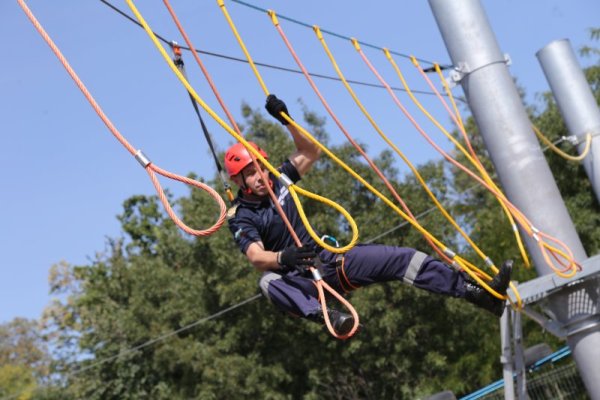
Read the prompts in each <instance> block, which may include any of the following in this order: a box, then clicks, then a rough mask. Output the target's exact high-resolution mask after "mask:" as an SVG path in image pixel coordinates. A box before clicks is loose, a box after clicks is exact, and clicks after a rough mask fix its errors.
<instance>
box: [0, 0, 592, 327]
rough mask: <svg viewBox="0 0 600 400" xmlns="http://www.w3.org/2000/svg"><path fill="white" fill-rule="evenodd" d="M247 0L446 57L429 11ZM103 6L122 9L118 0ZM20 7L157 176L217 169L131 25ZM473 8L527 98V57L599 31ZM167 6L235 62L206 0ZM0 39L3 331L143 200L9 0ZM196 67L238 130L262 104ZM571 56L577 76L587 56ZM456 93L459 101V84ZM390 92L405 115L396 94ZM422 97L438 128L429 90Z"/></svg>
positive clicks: (238, 69) (310, 42) (568, 16)
mask: <svg viewBox="0 0 600 400" xmlns="http://www.w3.org/2000/svg"><path fill="white" fill-rule="evenodd" d="M248 2H251V3H252V4H255V5H256V6H258V7H261V8H271V9H274V10H275V11H277V12H278V14H280V15H285V16H288V17H291V18H294V19H297V20H299V21H302V22H306V23H308V24H317V25H319V26H321V27H322V28H323V29H327V30H330V31H334V32H336V33H339V34H342V35H345V36H354V37H357V38H358V39H359V40H362V41H364V42H368V43H372V44H375V45H378V46H382V47H388V48H390V49H392V50H395V51H397V52H401V53H404V54H411V55H415V56H417V57H419V58H421V59H425V60H431V61H437V62H440V63H441V64H445V63H447V62H448V60H449V57H448V55H447V52H446V50H445V47H444V45H443V41H442V38H441V36H440V34H439V30H438V28H437V26H436V24H435V21H434V19H433V16H432V13H431V10H430V8H429V5H428V3H427V2H426V1H410V2H408V1H405V2H399V1H397V0H381V1H378V2H377V3H376V4H377V7H367V6H366V4H373V3H367V2H358V1H354V0H351V1H348V0H345V1H342V0H330V1H327V2H323V1H315V0H307V1H302V2H299V1H289V0H285V1H281V0H279V1H275V0H248ZM112 3H113V4H114V5H115V6H117V7H119V8H121V9H122V10H125V11H127V12H128V13H129V9H128V8H127V5H126V4H125V2H124V1H123V0H114V1H113V2H112ZM28 4H29V6H30V8H31V9H32V11H33V12H34V13H35V14H36V16H37V18H38V19H39V20H40V22H41V23H42V25H43V26H44V27H45V28H46V30H47V31H48V33H49V34H50V36H51V37H52V38H53V39H54V40H55V42H56V43H57V45H58V46H59V47H60V48H61V50H62V51H63V53H64V54H65V56H66V57H67V59H68V60H69V61H70V63H71V65H72V66H73V68H74V69H75V71H76V72H77V73H78V74H79V76H80V77H81V78H82V80H83V81H84V83H85V84H86V85H87V87H88V89H89V90H90V91H91V93H92V95H93V96H94V97H95V98H96V100H97V101H98V102H99V103H100V105H101V106H102V107H103V109H104V111H105V112H106V114H107V115H108V116H109V118H111V120H112V121H113V123H114V124H115V125H116V126H117V128H118V129H119V130H120V131H121V133H122V134H123V135H124V136H125V137H126V138H127V140H129V142H130V143H131V144H132V145H133V146H134V147H136V148H140V149H142V150H143V151H144V152H145V153H146V154H147V155H148V156H149V157H150V159H151V160H152V161H153V162H155V163H156V164H157V165H158V166H160V167H161V168H164V169H167V170H169V171H172V172H175V173H179V174H182V175H185V174H187V173H188V172H191V171H194V172H196V173H198V174H199V175H201V176H204V177H207V178H210V177H212V176H213V175H214V173H215V166H214V165H213V164H212V161H211V160H210V158H209V157H208V146H207V145H206V143H205V141H204V139H203V136H202V133H201V131H200V129H199V126H198V122H197V120H196V117H195V115H194V114H193V111H192V108H191V106H190V104H189V99H188V98H187V96H186V94H185V92H184V90H183V88H182V86H181V85H180V83H179V82H178V81H177V80H176V78H175V77H174V76H173V74H172V73H171V72H170V70H169V69H168V68H167V66H166V64H165V63H164V61H163V60H162V59H161V57H160V56H159V54H158V52H157V51H156V50H155V48H154V47H153V45H152V44H151V42H150V41H149V39H148V38H147V36H146V34H145V33H144V32H143V31H142V30H141V29H139V28H138V27H136V26H135V25H133V24H132V23H131V22H129V21H127V20H125V19H124V18H122V17H121V16H119V15H118V14H116V13H115V12H114V11H113V10H111V9H110V8H108V7H107V6H106V5H104V4H103V3H101V2H100V1H85V2H83V1H64V0H56V1H52V2H48V1H41V0H30V1H29V2H28ZM482 4H483V6H484V8H485V10H486V12H487V14H488V18H489V20H490V23H491V26H492V29H493V30H494V32H495V33H496V37H497V39H498V42H499V44H500V47H501V49H502V51H503V52H505V53H508V54H509V55H510V57H511V59H512V65H511V66H510V70H511V72H512V74H513V75H514V76H515V77H516V78H517V79H518V82H519V84H520V85H521V86H522V87H524V88H525V90H526V91H527V100H528V102H534V101H535V100H536V95H537V94H539V93H541V92H544V91H547V90H548V85H547V83H546V80H545V78H544V76H543V72H542V70H541V68H540V66H539V63H538V61H537V59H536V57H535V53H536V52H537V51H538V50H539V49H541V48H542V47H544V46H545V45H547V44H548V43H550V42H551V41H553V40H557V39H563V38H567V39H569V40H570V41H571V44H572V45H573V47H574V48H575V49H578V48H580V47H581V46H583V45H585V44H590V39H589V28H592V27H598V25H599V24H598V15H600V3H598V2H597V0H570V1H566V0H563V1H558V0H525V1H523V0H505V1H498V0H484V1H482ZM136 5H137V6H138V8H139V9H140V11H141V12H142V14H143V15H144V16H145V17H146V19H147V20H148V22H149V23H150V25H151V26H152V28H153V29H154V30H155V31H156V32H158V33H160V34H161V35H163V36H165V37H166V38H168V39H171V40H176V41H178V42H180V43H182V44H183V39H181V38H180V36H179V34H178V32H177V30H176V28H175V26H174V25H173V23H172V22H171V20H170V17H169V15H168V13H167V12H166V9H165V8H164V6H163V3H162V2H161V1H154V2H149V1H143V2H142V1H138V2H136ZM226 5H227V7H228V10H229V12H230V14H231V15H232V17H233V19H234V21H235V22H236V24H237V26H238V29H239V31H240V33H241V34H242V35H243V37H244V39H245V41H246V44H247V46H248V49H249V51H250V53H251V54H252V56H253V57H254V59H255V60H256V61H260V62H264V63H269V64H274V65H280V66H284V67H289V68H295V64H294V62H293V60H292V58H291V57H290V56H289V54H288V53H287V50H286V49H285V48H284V46H283V44H282V42H281V40H280V38H279V36H278V35H277V32H276V31H275V29H274V28H273V27H272V25H271V23H270V22H269V20H268V18H267V17H266V16H265V15H264V14H262V13H260V12H257V11H256V10H253V9H251V8H248V7H245V6H242V5H240V4H237V3H233V2H230V1H226ZM172 6H173V7H174V9H175V10H176V12H177V13H178V14H179V16H180V19H181V20H182V23H183V24H184V26H185V28H186V29H187V31H188V33H189V35H190V36H191V38H192V40H193V41H194V44H195V46H196V47H197V48H199V49H202V50H206V51H210V52H215V53H220V54H224V55H230V56H235V57H243V54H242V52H241V50H240V49H239V46H238V45H237V43H236V42H235V40H234V38H233V35H232V34H231V32H230V30H229V28H228V26H227V23H226V21H225V19H224V17H223V16H222V14H221V12H220V10H219V8H218V6H217V4H216V2H215V1H196V2H189V1H181V0H172ZM281 22H282V26H283V28H284V29H285V31H286V33H287V34H288V36H289V38H290V40H291V41H292V43H293V44H294V46H295V47H296V49H297V51H298V52H299V55H300V57H301V58H302V59H303V61H304V63H305V65H306V66H307V68H308V69H309V70H310V71H311V72H315V73H321V74H328V75H333V74H334V71H333V69H332V67H331V65H330V64H329V63H328V61H327V59H326V56H325V55H324V53H323V51H322V49H321V47H320V45H319V43H318V41H317V40H316V38H315V36H314V34H313V33H312V31H311V30H309V29H307V28H305V27H301V26H299V25H294V24H292V23H289V22H286V21H283V20H282V21H281ZM0 37H2V39H3V43H4V46H3V49H4V55H3V57H2V61H1V68H2V71H1V72H2V73H1V74H0V140H1V142H0V182H1V184H2V188H3V195H2V197H1V200H0V201H1V207H0V213H1V215H0V221H1V222H0V224H1V225H0V226H1V229H0V254H1V258H0V323H2V322H6V321H9V320H11V319H13V318H15V317H26V318H38V317H39V316H40V315H41V312H42V310H43V308H44V307H45V306H46V305H47V303H48V302H49V301H50V296H49V294H48V283H47V277H48V271H49V268H50V266H51V265H52V264H54V263H57V262H59V261H61V260H65V261H67V262H69V263H73V264H85V263H87V262H88V260H89V259H91V258H94V256H95V254H96V253H98V252H103V251H104V250H105V240H106V238H107V237H118V236H120V227H119V223H118V221H117V220H116V215H117V214H119V213H120V212H121V209H122V203H123V201H124V200H125V199H126V198H128V197H129V196H131V195H134V194H148V195H150V194H154V193H155V192H154V188H153V186H152V184H151V182H150V180H149V179H148V176H147V174H146V172H145V171H143V170H142V168H141V167H140V166H139V164H138V163H137V162H136V161H135V160H134V159H133V158H132V157H131V156H130V155H129V153H128V152H127V151H125V149H124V148H123V147H122V146H121V144H120V143H118V142H117V141H116V140H115V139H114V137H113V136H112V135H111V134H110V133H109V132H108V130H107V129H106V128H105V126H104V125H103V123H102V122H101V121H100V119H99V118H98V117H97V116H96V114H95V112H94V111H93V110H92V108H91V107H90V106H89V105H88V103H87V101H86V100H85V99H84V97H83V96H82V95H81V94H80V92H79V90H78V89H77V88H76V87H75V85H74V84H73V82H72V81H71V79H70V78H69V77H68V75H67V74H66V72H65V71H64V69H63V68H62V66H61V65H60V64H59V63H58V61H57V59H56V58H55V56H54V55H53V54H52V53H51V51H50V49H49V48H48V47H47V46H46V44H45V43H44V42H43V41H42V39H41V38H40V37H39V36H38V34H37V33H36V32H35V30H34V29H33V26H32V25H31V24H30V23H29V21H28V20H27V19H26V17H25V15H24V14H23V12H22V11H21V9H20V8H19V7H18V5H17V2H16V1H11V2H6V1H4V2H1V3H0ZM326 39H327V41H328V44H329V46H330V47H331V49H332V51H333V52H334V54H335V55H336V57H338V61H339V63H340V67H341V68H342V70H343V72H344V73H345V75H346V77H347V78H349V79H355V80H361V81H365V82H372V83H375V82H376V80H375V78H374V77H373V76H372V74H371V73H370V72H369V71H368V70H367V69H366V68H365V67H364V64H363V63H362V61H361V60H360V58H359V57H358V55H357V54H356V52H355V51H354V50H353V48H352V46H351V45H350V44H349V42H346V41H343V40H340V39H336V38H332V37H327V36H326ZM365 51H366V53H367V55H368V56H369V57H370V58H371V60H372V61H373V62H374V64H375V65H376V66H377V67H378V68H379V69H380V71H381V73H382V74H383V75H384V76H385V77H386V79H388V80H389V82H390V83H391V84H392V85H394V86H399V85H400V84H399V82H398V81H397V78H396V79H395V78H394V76H395V75H393V72H391V69H390V67H389V64H387V62H386V61H385V58H384V57H383V56H382V54H381V53H380V52H378V51H375V50H370V49H365ZM201 57H202V59H203V61H204V62H205V64H206V66H207V68H208V69H209V72H210V73H211V74H212V76H213V79H214V80H215V82H216V84H217V86H218V88H219V90H220V91H221V93H222V96H223V97H224V99H225V101H226V102H227V104H228V105H229V107H230V109H231V111H232V112H233V113H234V115H235V116H236V118H237V120H238V121H241V116H240V105H241V103H242V102H247V103H249V104H250V105H252V106H253V107H256V108H261V109H262V105H263V103H264V95H263V93H262V91H261V89H260V87H259V86H258V84H257V81H256V80H255V78H254V76H253V74H252V72H251V70H250V68H249V67H248V66H247V65H246V64H243V63H238V62H233V61H227V60H223V59H220V58H215V57H210V56H201ZM184 59H185V60H186V62H187V70H188V75H189V76H190V80H191V82H192V84H193V86H194V87H195V88H196V90H197V91H198V93H199V94H200V96H202V98H203V99H204V100H205V101H206V102H207V103H208V104H209V105H210V106H211V107H212V108H213V109H214V110H216V111H217V112H218V114H219V115H221V116H223V115H224V114H223V113H222V112H221V111H220V109H219V108H218V104H217V102H216V101H215V100H214V98H213V96H212V93H211V92H210V90H209V88H208V86H207V85H206V84H205V82H204V79H203V77H202V76H201V74H200V72H199V70H198V69H197V68H196V67H195V65H194V62H193V60H192V58H191V55H190V54H189V53H184ZM397 61H398V63H399V65H400V68H402V69H403V71H404V72H405V73H406V75H407V79H408V80H409V84H410V85H411V86H412V87H413V88H414V89H417V90H426V89H427V88H426V86H425V83H424V82H423V81H422V80H421V79H420V78H419V77H418V75H417V74H415V73H414V70H413V68H412V67H411V66H410V64H409V63H408V62H406V61H405V60H402V59H398V60H397ZM580 62H581V64H582V66H586V65H588V64H589V62H590V60H587V59H580ZM261 72H262V73H263V77H264V78H265V81H266V84H267V86H268V87H269V89H270V91H271V92H273V93H276V94H277V95H278V96H279V97H280V98H282V99H284V100H285V101H286V102H287V103H288V108H289V110H290V113H291V114H292V116H294V115H299V114H300V112H301V106H300V104H299V103H298V102H297V99H298V98H302V100H303V102H304V103H305V104H306V105H307V106H308V107H309V108H310V109H312V110H315V111H317V112H319V113H321V114H323V115H325V110H324V109H323V108H322V107H321V105H320V103H319V102H318V100H317V99H316V97H315V95H314V94H313V93H312V92H311V91H310V88H309V86H308V85H307V84H306V81H305V80H304V78H303V77H302V76H301V75H295V74H290V73H287V72H281V71H275V70H270V69H261ZM316 83H317V85H319V88H320V89H321V91H322V92H323V93H324V95H325V96H326V98H327V99H328V101H329V102H330V104H331V105H332V107H333V109H334V110H335V111H336V112H337V113H338V115H339V117H340V118H341V119H342V121H343V123H344V124H345V125H346V126H347V127H348V128H350V131H351V134H353V136H355V137H356V138H358V139H360V140H361V141H363V142H365V143H368V144H369V147H368V148H369V151H370V153H371V154H375V153H378V152H379V151H381V150H382V149H384V146H383V144H382V142H381V140H380V139H379V138H378V137H377V136H376V134H375V132H374V131H373V130H372V128H370V126H369V125H368V123H367V122H366V120H365V119H364V118H363V117H362V116H360V115H359V113H358V112H357V108H356V106H355V105H354V103H353V102H352V100H351V98H350V96H349V95H348V94H347V93H346V91H345V89H344V88H343V86H342V85H341V84H340V83H339V82H332V81H327V80H316ZM355 90H356V92H357V94H358V95H359V96H360V97H361V99H363V100H364V102H365V106H366V107H367V108H368V109H369V110H370V111H371V112H372V113H373V116H374V117H375V119H376V120H377V121H378V122H379V123H380V124H381V127H382V129H383V130H384V131H385V132H386V133H389V134H390V136H391V137H392V138H393V140H394V139H395V141H396V142H397V143H398V146H399V147H400V148H401V149H402V150H403V151H404V152H405V153H406V154H407V155H408V156H409V158H410V159H411V160H412V161H413V162H415V163H422V162H424V161H426V160H428V159H432V158H437V157H438V155H437V154H436V153H435V152H434V150H432V149H431V148H430V147H429V146H428V145H427V144H426V143H425V142H424V141H423V140H422V139H421V138H420V137H419V136H418V133H417V132H416V131H415V130H414V129H413V128H412V127H411V126H410V125H408V123H407V122H406V121H405V119H404V117H403V116H402V115H401V114H400V113H399V111H398V110H397V109H396V108H395V106H394V104H393V103H392V101H391V100H390V98H389V97H388V95H387V94H386V92H385V91H384V90H383V89H377V88H369V87H358V86H357V87H355ZM455 93H456V94H458V95H460V94H462V93H461V92H460V90H459V89H457V90H456V92H455ZM399 97H400V100H401V101H403V103H404V104H405V105H407V107H408V108H409V110H410V111H411V112H413V113H415V114H418V113H417V112H416V109H415V108H414V107H412V106H411V105H410V103H409V100H408V97H407V96H406V95H403V94H400V95H399ZM420 99H421V100H422V101H423V102H425V103H426V105H427V106H428V107H429V109H430V110H431V111H432V112H433V113H434V115H436V117H438V118H439V119H440V121H442V122H443V123H444V124H446V125H449V124H448V121H449V120H448V118H447V116H445V115H444V113H443V110H442V108H441V107H440V106H439V105H438V104H437V103H435V102H434V101H433V100H432V97H431V96H426V95H424V96H420ZM204 115H205V116H206V113H205V114H204ZM328 121H329V119H328ZM421 121H422V120H421ZM207 123H208V126H209V129H210V131H211V133H212V134H213V136H214V137H215V139H216V142H217V143H216V144H217V146H218V147H219V148H220V149H224V148H225V147H226V146H227V145H228V144H230V143H231V142H232V138H231V137H230V136H229V134H227V133H226V132H225V131H224V130H223V129H221V128H220V127H219V126H218V125H217V124H216V123H215V122H214V121H212V120H210V118H207ZM328 127H329V131H330V135H331V137H332V140H333V141H334V142H341V140H342V135H341V133H339V132H338V131H337V130H336V129H335V127H334V126H333V124H331V123H328ZM424 127H425V128H426V130H427V131H428V132H430V133H433V134H434V136H435V131H434V130H433V129H432V128H431V126H428V125H427V124H425V123H424ZM400 135H401V136H400ZM436 138H438V139H439V140H440V141H442V142H443V140H442V139H441V138H440V137H439V136H436ZM445 146H447V144H445ZM161 183H162V184H163V185H164V186H165V187H167V188H169V189H170V190H171V191H172V192H173V193H175V194H176V195H185V194H186V193H187V192H188V189H187V188H186V187H184V186H182V185H181V184H179V183H172V182H170V181H168V180H165V179H162V180H161ZM198 228H201V227H198ZM232 249H233V247H232Z"/></svg>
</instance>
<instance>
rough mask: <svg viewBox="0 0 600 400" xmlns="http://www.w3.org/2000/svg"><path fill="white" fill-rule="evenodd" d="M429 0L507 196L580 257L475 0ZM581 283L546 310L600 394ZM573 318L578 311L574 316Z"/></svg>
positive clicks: (593, 328)
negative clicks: (579, 305)
mask: <svg viewBox="0 0 600 400" xmlns="http://www.w3.org/2000/svg"><path fill="white" fill-rule="evenodd" d="M429 4H430V6H431V8H432V11H433V14H434V17H435V19H436V21H437V24H438V27H439V29H440V31H441V33H442V36H443V38H444V42H445V44H446V48H447V49H448V53H449V54H450V57H451V59H452V62H453V64H454V65H455V66H456V67H457V68H458V71H457V72H456V73H457V74H458V75H459V76H458V78H456V74H455V79H456V80H459V81H460V84H461V86H462V88H463V91H464V92H465V95H466V98H467V101H468V103H469V107H470V109H471V112H472V114H473V117H474V119H475V121H476V122H477V125H478V127H479V130H480V132H481V135H482V137H483V140H484V142H485V145H486V147H487V149H488V152H489V154H490V157H491V160H492V162H493V164H494V167H495V169H496V171H497V173H498V177H499V178H500V181H501V183H502V186H503V188H504V190H505V192H506V194H507V196H508V198H509V199H510V200H511V201H512V202H513V203H514V204H515V205H516V206H517V207H519V208H520V209H521V210H522V211H523V212H524V213H525V215H527V216H528V217H529V219H530V220H531V221H532V223H533V224H534V225H535V226H536V227H537V228H538V229H540V230H543V231H545V232H547V233H548V234H550V235H552V236H555V237H557V238H558V239H560V240H562V241H563V242H564V243H565V244H566V245H567V246H569V247H570V249H571V250H572V252H573V254H574V257H575V259H576V260H577V261H579V262H582V261H583V260H585V259H586V258H587V255H586V253H585V250H584V249H583V245H582V244H581V241H580V239H579V236H578V235H577V232H576V230H575V227H574V225H573V222H572V220H571V218H570V216H569V213H568V212H567V209H566V206H565V204H564V202H563V201H562V198H561V195H560V193H559V191H558V188H557V186H556V182H555V181H554V178H553V176H552V174H551V172H550V168H549V167H548V164H547V163H546V160H545V158H544V154H543V152H542V150H541V148H540V145H539V143H538V141H537V138H536V137H535V135H534V133H533V130H532V128H531V122H530V121H529V119H528V116H527V113H526V111H525V107H524V106H523V104H522V102H521V98H520V96H519V93H518V91H517V88H516V86H515V84H514V82H513V79H512V77H511V76H510V74H509V71H508V68H507V65H506V62H505V57H504V56H503V54H502V53H501V52H500V47H499V45H498V43H497V41H496V38H495V36H494V34H493V32H492V30H491V28H490V26H489V22H488V19H487V16H486V14H485V12H484V10H483V8H482V6H481V4H480V1H479V0H461V1H448V0H429ZM526 243H527V246H528V248H529V252H530V253H531V256H532V258H533V261H534V263H535V267H536V270H537V272H538V273H539V274H540V275H546V274H550V273H553V271H552V269H551V268H550V267H549V266H548V265H546V263H545V261H544V259H543V256H542V254H541V252H540V251H539V250H538V248H537V246H536V244H535V241H534V239H532V238H529V237H528V236H526ZM582 286H585V285H584V284H581V285H576V288H573V289H574V290H575V289H578V290H577V292H576V293H565V294H564V295H561V296H556V297H555V298H553V299H551V301H550V309H551V311H552V312H553V313H554V314H555V315H556V316H557V318H558V320H559V321H560V322H561V323H563V324H564V325H565V326H566V327H567V329H568V332H569V334H568V343H569V346H572V347H571V349H572V350H573V355H574V358H575V361H576V362H577V364H578V367H579V370H580V373H581V377H582V379H583V381H584V383H585V385H586V388H587V390H588V393H589V394H590V397H592V398H593V399H600V363H599V362H598V359H600V357H598V353H599V352H600V324H599V323H598V321H595V320H594V318H595V317H597V309H593V308H594V307H589V309H588V310H586V311H585V312H584V314H580V313H579V312H580V311H581V310H578V311H576V310H574V309H573V308H572V307H570V306H572V305H573V304H574V303H575V302H579V303H582V302H583V303H585V304H587V305H589V304H593V303H594V294H595V293H597V292H596V291H594V290H593V289H592V288H587V287H583V288H582ZM577 296H579V299H578V298H577ZM586 296H587V297H586ZM596 296H597V294H596ZM586 299H587V300H586ZM579 317H583V318H582V320H581V321H580V320H579V319H578V318H579Z"/></svg>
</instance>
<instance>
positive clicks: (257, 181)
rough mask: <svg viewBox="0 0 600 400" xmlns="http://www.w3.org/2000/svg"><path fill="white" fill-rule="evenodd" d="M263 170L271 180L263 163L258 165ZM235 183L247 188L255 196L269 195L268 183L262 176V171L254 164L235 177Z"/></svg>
mask: <svg viewBox="0 0 600 400" xmlns="http://www.w3.org/2000/svg"><path fill="white" fill-rule="evenodd" d="M258 164H259V165H260V167H261V168H262V172H263V174H264V175H265V177H266V178H267V180H268V179H269V173H268V171H267V168H265V167H264V166H263V165H262V164H261V163H258ZM233 178H234V182H235V183H236V184H237V185H238V186H246V187H247V188H248V189H250V190H251V191H252V194H254V195H255V196H266V195H267V194H268V193H269V190H268V189H267V185H268V184H269V183H268V181H267V182H265V181H264V180H263V179H262V177H261V174H260V171H259V170H258V169H257V168H256V167H255V166H254V163H252V164H249V165H248V166H247V167H246V168H244V169H243V170H242V172H240V173H239V174H237V175H236V176H234V177H233Z"/></svg>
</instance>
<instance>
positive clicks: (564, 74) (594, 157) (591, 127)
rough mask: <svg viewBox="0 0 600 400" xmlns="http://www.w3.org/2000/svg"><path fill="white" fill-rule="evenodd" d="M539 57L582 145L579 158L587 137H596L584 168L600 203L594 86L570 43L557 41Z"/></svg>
mask: <svg viewBox="0 0 600 400" xmlns="http://www.w3.org/2000/svg"><path fill="white" fill-rule="evenodd" d="M536 54H537V57H538V60H539V62H540V65H541V66H542V69H543V70H544V74H545V75H546V79H547V80H548V83H549V84H550V88H551V89H552V93H553V95H554V99H555V100H556V104H557V106H558V109H559V111H560V113H561V115H562V117H563V119H564V120H565V123H566V125H567V128H568V129H569V131H570V132H571V134H572V135H574V136H576V137H577V138H578V139H579V141H580V144H579V146H578V147H577V149H578V150H579V154H581V153H582V152H583V150H584V147H585V140H584V139H585V135H586V134H588V133H589V134H591V135H592V145H591V148H590V151H589V153H588V155H587V156H586V157H585V158H584V159H583V167H584V168H585V172H586V173H587V175H588V177H589V179H590V181H591V183H592V188H593V189H594V193H595V194H596V199H598V201H600V164H598V163H600V110H599V109H598V104H597V103H596V99H595V98H594V95H593V94H592V91H591V89H590V85H589V83H588V81H587V80H586V78H585V75H584V74H583V71H582V70H581V67H580V66H579V64H578V62H577V58H576V57H575V53H574V52H573V49H572V48H571V44H570V42H569V40H568V39H563V40H556V41H554V42H552V43H550V44H548V45H547V46H545V47H544V48H543V49H541V50H540V51H538V52H537V53H536ZM594 161H597V162H596V163H594Z"/></svg>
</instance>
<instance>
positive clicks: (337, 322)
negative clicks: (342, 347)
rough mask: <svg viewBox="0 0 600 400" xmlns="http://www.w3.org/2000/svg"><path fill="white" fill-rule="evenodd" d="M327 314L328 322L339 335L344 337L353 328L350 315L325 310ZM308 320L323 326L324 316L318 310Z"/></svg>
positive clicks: (352, 319) (352, 318)
mask: <svg viewBox="0 0 600 400" xmlns="http://www.w3.org/2000/svg"><path fill="white" fill-rule="evenodd" d="M327 314H328V315H329V321H330V322H331V325H332V326H333V329H334V330H335V331H336V332H337V333H338V334H339V335H346V334H348V333H349V332H350V331H351V330H352V327H353V326H354V317H353V316H352V315H351V314H346V313H343V312H340V311H337V310H331V309H327ZM307 318H308V319H309V320H311V321H314V322H317V323H320V324H325V316H324V315H323V312H322V311H321V310H318V311H317V312H315V313H314V314H310V315H309V316H308V317H307Z"/></svg>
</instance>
